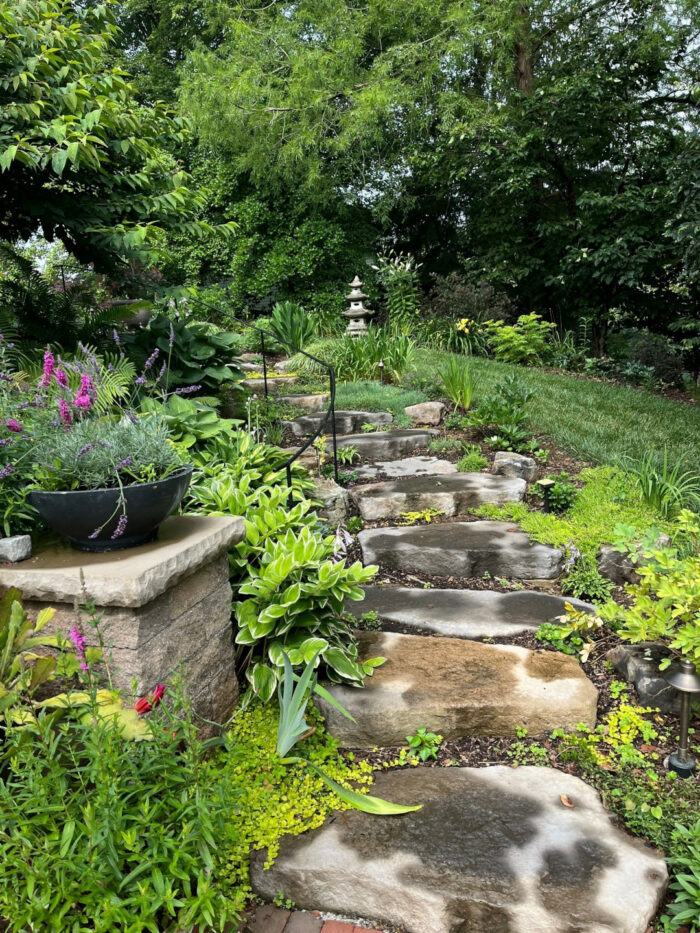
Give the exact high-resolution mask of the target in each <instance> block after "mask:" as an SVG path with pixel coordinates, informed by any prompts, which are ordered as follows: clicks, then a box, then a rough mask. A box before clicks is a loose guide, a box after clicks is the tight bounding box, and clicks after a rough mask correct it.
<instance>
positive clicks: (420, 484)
mask: <svg viewBox="0 0 700 933" xmlns="http://www.w3.org/2000/svg"><path fill="white" fill-rule="evenodd" d="M526 488H527V483H526V482H525V480H524V479H507V478H506V477H504V476H490V475H489V474H488V473H452V474H447V475H445V476H411V477H408V478H407V479H395V480H390V481H389V482H387V483H375V484H372V485H368V486H360V487H358V488H357V489H354V490H353V491H352V492H351V497H352V499H353V500H354V502H355V504H356V505H357V508H358V509H359V512H360V515H361V516H362V518H363V519H364V520H365V521H366V522H376V521H381V520H382V519H386V518H399V517H400V516H401V513H402V512H421V511H424V510H427V509H437V510H438V511H440V512H442V513H443V515H445V516H448V517H450V518H452V517H454V516H456V515H468V514H469V513H470V512H471V511H472V510H473V509H478V508H479V506H480V505H484V504H485V503H496V504H498V505H501V504H502V503H504V502H522V500H523V498H524V496H525V489H526Z"/></svg>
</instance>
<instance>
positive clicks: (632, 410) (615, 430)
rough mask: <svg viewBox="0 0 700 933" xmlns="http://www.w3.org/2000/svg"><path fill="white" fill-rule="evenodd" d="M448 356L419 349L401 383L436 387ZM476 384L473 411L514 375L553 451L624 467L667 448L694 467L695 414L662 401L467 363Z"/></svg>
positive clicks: (697, 460) (698, 429)
mask: <svg viewBox="0 0 700 933" xmlns="http://www.w3.org/2000/svg"><path fill="white" fill-rule="evenodd" d="M449 356H450V354H448V353H444V352H440V351H435V350H419V351H417V353H416V359H415V362H414V363H413V365H412V368H411V374H410V375H409V379H408V380H407V381H408V382H409V383H410V379H411V378H416V377H417V378H418V379H419V380H420V381H419V384H421V385H426V384H430V383H436V382H437V381H438V371H439V369H440V367H441V366H442V365H443V364H444V362H445V360H446V359H447V358H448V357H449ZM471 366H472V368H473V371H474V373H475V375H476V378H477V388H476V393H475V399H474V402H473V406H474V407H476V406H478V404H479V401H480V400H481V399H483V398H484V396H485V395H488V393H489V392H490V391H491V390H492V389H493V387H494V386H495V385H496V383H497V382H499V381H500V380H501V379H502V378H503V377H504V376H505V375H508V374H509V373H515V374H516V376H517V377H518V379H519V380H520V381H521V382H522V383H523V385H525V386H527V387H528V388H530V389H532V390H533V391H534V393H535V394H534V395H533V397H532V399H531V400H530V402H529V404H528V409H529V418H530V424H531V427H532V429H533V430H534V431H536V432H538V433H541V434H546V435H547V436H548V437H551V439H552V441H553V442H554V443H555V444H556V445H557V446H559V447H562V448H564V449H565V450H567V451H569V452H570V453H571V454H573V455H574V456H577V457H580V458H581V459H584V460H590V461H592V462H594V463H608V464H616V465H621V466H629V459H630V458H631V459H633V460H639V459H641V457H642V456H644V455H645V454H647V453H649V452H650V451H652V452H653V453H655V454H656V455H658V457H659V458H661V457H662V456H663V450H664V447H665V446H667V447H668V451H669V457H670V459H671V460H672V461H674V460H676V459H681V460H684V461H685V462H686V463H687V465H688V467H689V468H692V469H695V470H697V469H698V466H699V465H700V408H698V407H697V406H692V405H687V404H684V403H683V402H675V401H672V400H670V399H665V398H661V397H660V396H658V395H654V394H653V393H651V392H647V391H645V390H642V389H633V388H631V387H627V386H619V385H614V384H612V383H606V382H596V381H594V380H591V379H583V378H578V377H576V376H570V375H566V374H558V373H552V372H547V371H545V370H542V369H534V368H528V367H524V366H513V365H510V364H507V363H498V362H496V361H495V360H488V359H483V358H482V357H473V358H471Z"/></svg>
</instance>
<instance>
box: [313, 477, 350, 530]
mask: <svg viewBox="0 0 700 933" xmlns="http://www.w3.org/2000/svg"><path fill="white" fill-rule="evenodd" d="M313 498H314V499H318V501H319V502H320V503H321V508H320V509H319V510H318V514H319V515H320V517H321V518H323V519H325V521H327V522H328V524H329V525H331V526H332V527H333V528H337V527H338V525H344V524H345V520H346V518H347V517H348V493H347V490H346V489H343V487H342V486H339V485H338V484H337V483H336V482H335V480H333V479H323V478H321V477H318V476H316V477H314V491H313Z"/></svg>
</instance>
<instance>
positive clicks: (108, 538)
mask: <svg viewBox="0 0 700 933" xmlns="http://www.w3.org/2000/svg"><path fill="white" fill-rule="evenodd" d="M191 477H192V467H191V466H187V467H184V468H183V469H181V470H179V471H178V472H177V473H173V474H172V475H171V476H168V477H166V478H165V479H159V480H156V481H155V482H153V483H133V484H132V485H130V486H124V487H123V493H122V491H121V490H120V489H119V487H118V486H115V487H112V488H109V489H69V490H65V491H61V492H47V491H38V490H37V491H34V492H31V493H30V494H29V501H30V502H31V504H32V505H33V506H34V508H35V509H36V510H37V512H38V513H39V515H41V517H42V518H43V520H44V521H45V522H46V524H47V525H48V526H49V528H52V529H53V530H54V531H57V532H58V533H59V534H60V535H63V536H64V537H66V538H68V540H69V541H70V543H71V545H72V546H73V547H74V548H76V549H77V550H79V551H98V552H99V551H118V550H122V549H123V548H129V547H136V546H137V545H138V544H145V543H146V542H148V541H152V540H153V538H155V536H156V534H157V532H158V526H159V525H160V524H161V522H162V521H164V520H165V519H166V518H167V517H168V515H170V513H171V512H172V511H173V510H174V509H176V508H177V506H178V505H179V504H180V502H181V501H182V497H183V496H184V495H185V493H186V492H187V487H188V486H189V484H190V479H191ZM122 494H123V496H124V504H123V505H122V504H121V497H122ZM123 514H124V515H126V526H125V528H124V532H123V533H122V534H120V535H118V536H117V537H112V535H114V534H115V532H116V531H117V528H118V526H119V520H120V518H121V517H122V515H123ZM98 528H99V531H98V532H97V534H95V532H96V529H98Z"/></svg>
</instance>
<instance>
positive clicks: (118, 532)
mask: <svg viewBox="0 0 700 933" xmlns="http://www.w3.org/2000/svg"><path fill="white" fill-rule="evenodd" d="M125 531H126V515H120V516H119V521H118V522H117V527H116V528H115V529H114V531H113V532H112V540H114V539H115V538H121V536H122V535H123V534H124V532H125Z"/></svg>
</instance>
